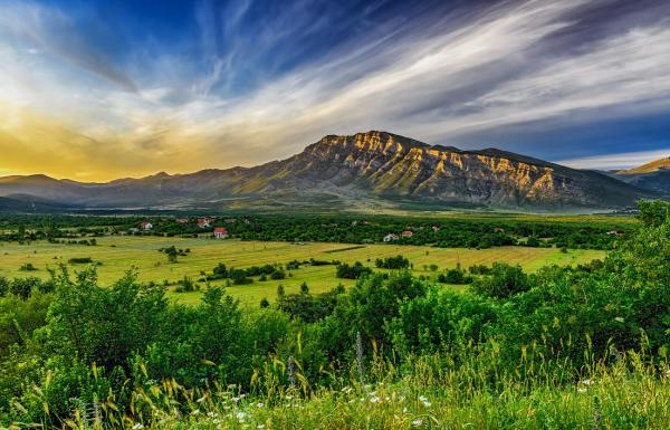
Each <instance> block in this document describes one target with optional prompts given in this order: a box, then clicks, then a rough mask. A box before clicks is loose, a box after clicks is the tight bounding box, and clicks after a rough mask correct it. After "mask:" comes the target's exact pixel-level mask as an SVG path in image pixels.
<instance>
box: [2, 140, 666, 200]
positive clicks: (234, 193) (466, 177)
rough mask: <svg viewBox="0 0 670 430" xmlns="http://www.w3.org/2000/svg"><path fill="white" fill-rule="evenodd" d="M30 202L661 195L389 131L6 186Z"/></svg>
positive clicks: (5, 181)
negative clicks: (208, 163)
mask: <svg viewBox="0 0 670 430" xmlns="http://www.w3.org/2000/svg"><path fill="white" fill-rule="evenodd" d="M17 193H20V194H29V195H33V196H36V197H41V198H46V199H49V200H50V201H65V202H69V203H72V204H77V205H81V206H86V207H114V208H121V207H123V208H129V207H154V208H156V207H161V208H167V207H172V208H177V207H203V206H207V207H212V206H214V207H215V206H216V205H225V204H229V202H234V201H239V200H240V199H248V201H250V202H273V204H279V205H281V204H290V203H306V202H314V203H315V204H318V203H321V204H323V203H324V202H325V201H328V203H326V204H329V205H330V204H332V202H339V204H340V205H349V204H352V203H355V202H372V201H379V202H387V203H391V204H393V203H397V202H398V201H399V200H410V201H418V202H421V201H431V202H441V203H445V204H464V203H465V204H474V205H481V206H488V207H496V208H526V207H529V208H547V209H567V208H610V207H622V206H630V205H633V204H634V203H635V201H636V200H637V199H638V198H640V197H650V196H654V194H653V193H649V192H643V191H641V190H640V189H638V188H636V187H633V186H631V185H627V184H625V183H622V182H621V181H618V180H616V179H614V178H610V177H608V176H605V175H602V174H600V173H596V172H589V171H579V170H573V169H569V168H567V167H564V166H560V165H557V164H553V163H549V162H546V161H542V160H537V159H534V158H531V157H526V156H522V155H519V154H514V153H510V152H505V151H500V150H497V149H493V148H490V149H485V150H481V151H461V150H459V149H457V148H453V147H445V146H437V145H436V146H431V145H428V144H426V143H423V142H419V141H417V140H414V139H411V138H407V137H403V136H399V135H394V134H391V133H386V132H378V131H371V132H368V133H359V134H355V135H353V136H334V135H330V136H326V137H324V138H322V139H321V140H319V141H318V142H316V143H314V144H312V145H309V146H308V147H307V148H305V150H304V151H303V152H301V153H299V154H296V155H294V156H292V157H290V158H288V159H285V160H281V161H273V162H269V163H266V164H263V165H260V166H256V167H252V168H242V167H236V168H232V169H227V170H216V169H210V170H203V171H200V172H196V173H191V174H185V175H174V176H171V175H167V174H165V173H160V174H157V175H153V176H149V177H146V178H141V179H120V180H116V181H112V182H109V183H105V184H85V183H78V182H74V181H58V180H55V179H51V178H47V177H43V176H39V175H36V176H31V177H11V178H0V196H11V195H12V194H17Z"/></svg>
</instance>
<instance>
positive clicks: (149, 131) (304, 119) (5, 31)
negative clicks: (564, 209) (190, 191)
mask: <svg viewBox="0 0 670 430" xmlns="http://www.w3.org/2000/svg"><path fill="white" fill-rule="evenodd" d="M669 118H670V2H669V1H666V0H653V1H652V0H636V1H630V0H560V1H556V0H529V1H526V0H514V1H506V0H505V1H493V0H488V1H474V0H453V1H452V0H435V1H433V0H426V1H405V0H400V1H395V0H372V1H358V0H282V1H276V0H232V1H218V0H199V1H188V0H162V1H155V0H127V1H124V0H48V1H47V0H41V1H39V0H0V175H8V174H32V173H45V174H48V175H51V176H54V177H58V178H72V179H76V180H81V181H103V180H109V179H114V178H119V177H128V176H132V177H139V176H144V175H148V174H152V173H156V172H159V171H167V172H169V173H186V172H191V171H196V170H200V169H205V168H228V167H233V166H236V165H242V166H251V165H256V164H259V163H263V162H267V161H271V160H275V159H282V158H286V157H288V156H290V155H292V154H295V153H298V152H300V151H302V149H303V148H304V147H305V146H307V145H308V144H310V143H313V142H315V141H317V140H318V139H320V138H321V137H322V136H324V135H328V134H353V133H356V132H363V131H368V130H384V131H389V132H392V133H397V134H401V135H405V136H409V137H412V138H414V139H418V140H421V141H424V142H427V143H430V144H442V145H451V146H456V147H459V148H461V149H480V148H488V147H497V148H501V149H505V150H508V151H514V152H519V153H523V154H526V155H530V156H534V157H536V158H541V159H546V160H550V161H556V162H561V163H564V164H567V165H569V166H573V167H578V168H597V169H618V168H626V167H631V166H634V165H638V164H641V163H644V162H647V161H651V160H653V159H656V158H661V157H664V156H666V157H667V156H670V120H669Z"/></svg>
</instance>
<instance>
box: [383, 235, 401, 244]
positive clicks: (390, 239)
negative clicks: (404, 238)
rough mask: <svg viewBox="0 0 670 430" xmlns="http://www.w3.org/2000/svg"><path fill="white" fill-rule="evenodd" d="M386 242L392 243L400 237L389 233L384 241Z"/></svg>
mask: <svg viewBox="0 0 670 430" xmlns="http://www.w3.org/2000/svg"><path fill="white" fill-rule="evenodd" d="M382 240H383V241H384V242H391V241H392V240H398V235H397V234H393V233H389V234H387V235H386V236H384V238H383V239H382Z"/></svg>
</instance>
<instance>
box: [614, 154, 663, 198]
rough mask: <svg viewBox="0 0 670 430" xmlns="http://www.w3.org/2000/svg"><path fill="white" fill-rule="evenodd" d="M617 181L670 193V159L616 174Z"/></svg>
mask: <svg viewBox="0 0 670 430" xmlns="http://www.w3.org/2000/svg"><path fill="white" fill-rule="evenodd" d="M614 176H615V177H616V178H617V179H620V180H622V181H624V182H626V183H628V184H631V185H635V186H636V187H639V188H643V189H646V190H651V191H658V192H662V193H670V157H667V158H661V159H660V160H656V161H652V162H651V163H647V164H644V165H642V166H639V167H636V168H634V169H629V170H619V171H618V172H615V173H614Z"/></svg>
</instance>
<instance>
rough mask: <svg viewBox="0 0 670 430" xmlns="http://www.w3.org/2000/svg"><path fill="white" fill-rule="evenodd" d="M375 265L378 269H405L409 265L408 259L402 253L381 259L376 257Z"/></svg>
mask: <svg viewBox="0 0 670 430" xmlns="http://www.w3.org/2000/svg"><path fill="white" fill-rule="evenodd" d="M375 265H376V266H377V267H379V268H380V269H407V268H408V267H409V260H408V259H407V258H405V257H403V256H402V255H397V256H395V257H386V258H384V259H383V260H382V259H381V258H378V259H377V260H375Z"/></svg>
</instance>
